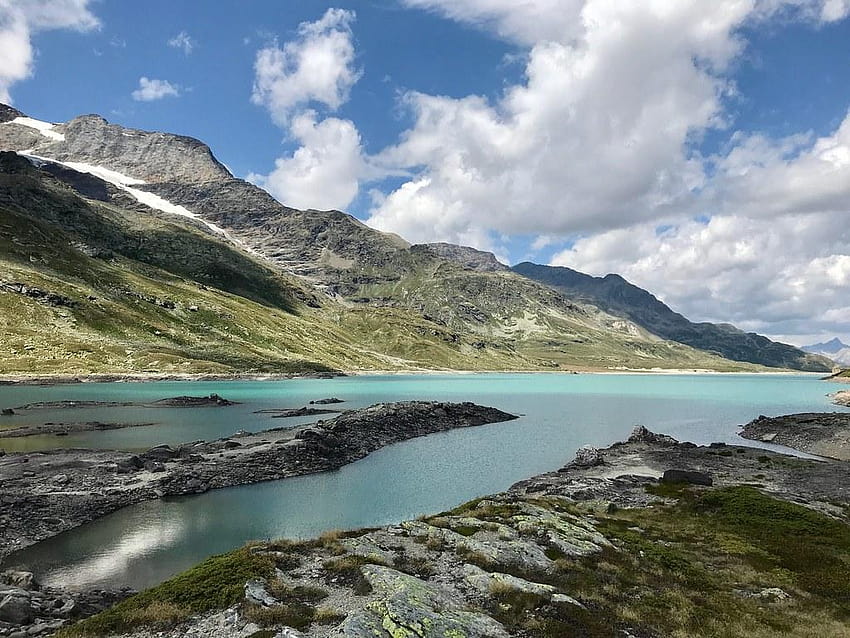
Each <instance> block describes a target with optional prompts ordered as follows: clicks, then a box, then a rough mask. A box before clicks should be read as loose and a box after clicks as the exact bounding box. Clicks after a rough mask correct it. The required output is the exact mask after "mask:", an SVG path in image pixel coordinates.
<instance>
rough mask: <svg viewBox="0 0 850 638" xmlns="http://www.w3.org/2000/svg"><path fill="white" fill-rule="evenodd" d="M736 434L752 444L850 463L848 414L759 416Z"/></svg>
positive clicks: (849, 414)
mask: <svg viewBox="0 0 850 638" xmlns="http://www.w3.org/2000/svg"><path fill="white" fill-rule="evenodd" d="M739 434H740V435H741V436H742V437H743V438H745V439H751V440H753V441H763V442H765V443H776V444H778V445H785V446H787V447H790V448H794V449H795V450H800V451H801V452H809V453H811V454H818V455H820V456H829V457H832V458H836V459H842V460H845V461H847V460H850V413H847V412H833V413H820V412H816V413H803V414H787V415H785V416H779V417H766V416H760V417H758V418H757V419H755V420H753V421H750V422H749V423H747V424H746V425H745V426H743V428H742V429H741V431H740V432H739Z"/></svg>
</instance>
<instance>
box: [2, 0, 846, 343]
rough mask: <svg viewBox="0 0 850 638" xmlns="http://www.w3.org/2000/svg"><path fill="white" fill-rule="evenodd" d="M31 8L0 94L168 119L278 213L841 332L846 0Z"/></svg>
mask: <svg viewBox="0 0 850 638" xmlns="http://www.w3.org/2000/svg"><path fill="white" fill-rule="evenodd" d="M37 5H38V3H37V2H36V1H35V0H21V4H20V8H19V9H17V13H15V11H16V9H0V13H2V12H4V11H6V12H11V14H10V16H11V17H10V16H6V18H7V19H6V22H5V23H6V24H7V25H8V24H11V25H12V26H11V27H7V28H8V29H14V28H15V27H16V25H17V26H18V27H20V28H19V29H18V31H17V33H16V35H17V37H18V40H19V41H20V47H21V50H22V51H23V50H24V48H25V47H27V46H28V47H29V49H30V52H31V54H32V59H31V60H30V61H29V62H26V63H25V64H23V66H22V67H21V70H20V71H15V72H13V71H9V72H8V73H7V74H6V76H7V77H5V78H4V75H3V72H2V70H0V90H5V91H8V93H9V94H10V95H11V98H12V100H13V101H14V104H15V106H17V107H18V108H19V109H21V110H23V111H25V112H26V113H28V114H30V115H32V116H34V117H38V118H40V119H45V120H51V121H64V120H67V119H70V118H72V117H74V116H76V115H78V114H82V113H91V112H96V113H100V114H101V115H103V116H105V117H106V118H107V119H109V120H110V121H114V122H118V123H121V124H123V125H125V126H131V127H137V128H142V129H156V130H165V131H169V132H175V133H181V134H185V135H190V136H193V137H197V138H199V139H201V140H203V141H205V142H206V143H208V144H209V145H210V146H211V147H212V149H213V151H214V153H215V154H216V156H217V157H218V158H219V159H221V160H222V161H223V162H224V163H225V164H226V165H227V166H228V167H229V168H230V169H231V170H232V171H233V173H234V174H236V175H237V176H239V177H250V179H251V180H252V181H255V182H257V183H259V184H261V185H263V186H264V187H266V188H267V189H268V190H269V191H270V192H272V194H274V195H275V196H276V197H278V198H279V199H280V200H281V201H283V202H284V203H288V204H292V205H295V206H297V207H301V208H305V207H317V208H331V207H333V208H340V209H343V210H346V211H348V212H351V213H352V214H354V215H356V216H358V217H360V218H362V219H364V220H367V221H368V222H369V223H371V224H372V225H374V226H376V227H377V228H380V229H382V230H389V231H394V232H398V233H400V234H402V235H403V236H405V237H407V238H408V239H410V240H411V241H433V240H447V241H454V242H458V243H466V244H471V245H475V246H477V247H480V248H484V249H489V250H493V251H494V252H496V254H497V255H499V256H500V257H501V258H502V259H504V260H506V261H511V262H517V261H521V260H523V259H532V260H534V261H538V262H544V263H547V262H551V263H556V264H561V265H569V266H572V267H575V268H578V269H581V270H585V271H588V272H591V273H593V274H599V275H602V274H605V273H606V272H609V271H616V272H621V273H622V274H624V275H625V276H626V277H627V278H629V279H631V280H633V281H635V282H636V283H638V284H639V285H642V286H645V287H647V288H649V289H650V290H652V291H653V292H656V293H657V294H658V295H659V296H660V297H661V298H663V299H664V300H665V301H668V303H671V305H673V306H674V307H675V308H677V309H680V310H682V311H684V312H685V313H686V314H689V315H692V316H694V317H696V318H705V319H713V320H732V321H735V322H736V323H739V324H741V325H743V327H745V328H751V329H755V330H760V331H763V332H768V333H770V334H773V335H778V336H781V337H784V338H787V339H788V340H792V341H805V340H807V339H809V338H810V337H811V338H814V337H820V336H830V335H831V334H833V333H837V334H842V335H844V336H845V338H847V337H850V326H848V319H847V317H848V316H850V231H847V230H845V228H846V227H847V226H848V224H847V215H848V213H850V185H848V184H850V169H845V164H844V162H843V160H841V158H842V157H844V155H843V153H844V152H845V150H846V151H847V153H850V150H847V148H848V143H850V139H848V138H850V119H848V115H847V114H848V107H850V19H848V18H847V14H848V12H850V2H848V1H847V0H752V1H745V0H718V1H717V2H711V3H706V2H704V1H700V0H681V1H680V2H673V1H672V0H671V2H666V3H665V2H663V1H661V0H654V1H653V2H650V1H649V0H647V1H646V2H625V1H624V0H530V1H529V2H527V3H516V2H509V1H508V0H374V1H371V2H342V1H340V2H334V3H327V2H320V1H318V0H301V1H298V2H281V1H280V0H255V1H252V2H227V1H217V2H214V3H212V2H201V1H200V0H195V1H189V0H182V1H175V0H171V1H168V2H166V1H162V0H150V1H148V2H145V3H141V4H140V3H129V2H120V1H117V0H101V1H94V2H92V1H87V0H56V2H55V4H54V5H50V3H48V6H54V8H55V11H54V13H55V15H52V16H45V15H44V14H43V12H42V13H38V12H37V11H36V10H35V9H34V7H36V6H37ZM47 11H49V10H47ZM705 25H711V28H710V29H707V28H705ZM180 34H183V37H182V38H178V36H180ZM175 39H176V40H175ZM171 41H174V42H173V43H172V44H169V43H170V42H171ZM187 45H188V46H187ZM322 47H325V48H322ZM316 50H319V51H324V52H326V53H328V54H329V55H332V56H336V57H335V58H334V60H333V62H334V64H335V66H334V67H333V69H332V70H331V71H329V72H328V74H327V75H328V77H326V78H320V80H322V81H324V82H325V84H324V85H322V86H318V85H316V83H315V82H313V81H312V79H311V78H309V77H306V76H305V75H304V74H303V73H302V74H300V75H299V74H298V72H299V70H303V69H309V68H311V67H310V64H311V63H312V62H311V60H309V59H308V58H309V56H310V55H314V53H315V51H316ZM24 52H26V51H24ZM263 52H265V54H266V55H267V56H271V57H267V58H265V60H267V61H268V60H271V59H275V58H274V56H275V55H277V56H279V57H280V56H283V57H284V58H285V59H286V60H287V62H286V64H285V65H284V66H285V69H283V70H282V69H281V68H279V67H274V65H273V64H267V65H266V66H262V62H261V61H262V60H263V59H264V58H263V57H262V56H263V54H264V53H263ZM15 54H16V52H14V51H12V52H9V51H3V50H0V62H3V60H4V55H5V56H6V57H7V59H15V58H14V55H15ZM9 56H13V57H9ZM18 57H19V58H20V56H18ZM0 66H2V64H0ZM7 67H8V68H13V65H10V64H7ZM261 67H262V68H261ZM16 73H17V75H16ZM305 77H306V79H305ZM142 78H146V79H147V80H146V82H148V83H150V82H153V84H152V85H151V87H149V88H151V89H155V88H160V89H162V88H163V87H167V88H169V87H170V88H169V90H165V91H160V93H159V95H161V96H160V97H159V98H158V99H150V100H140V99H138V98H139V97H140V96H141V94H140V93H139V92H138V90H139V89H140V82H141V81H142ZM313 79H315V78H313ZM263 81H266V82H267V89H266V90H258V89H257V86H259V85H260V84H262V82H263ZM166 82H167V83H168V84H164V83H166ZM299 83H300V84H299ZM320 84H321V83H320ZM293 87H294V88H293ZM134 92H135V97H134ZM157 95H158V94H157V92H156V91H152V92H149V93H148V94H147V96H148V97H157ZM252 96H253V99H252ZM842 125H844V127H842ZM845 129H846V130H845ZM276 162H277V163H276ZM792 186H793V191H789V189H790V188H791V187H792ZM836 229H838V230H836ZM816 313H817V314H816Z"/></svg>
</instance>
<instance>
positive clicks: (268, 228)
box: [0, 107, 752, 373]
mask: <svg viewBox="0 0 850 638" xmlns="http://www.w3.org/2000/svg"><path fill="white" fill-rule="evenodd" d="M0 122H2V123H0V150H5V151H9V152H7V153H4V154H3V155H2V158H0V185H2V189H0V248H2V251H0V266H2V268H3V270H2V271H0V272H3V275H2V276H0V280H2V281H0V309H2V313H0V321H2V322H3V324H4V325H3V327H4V337H3V338H2V341H0V348H2V349H3V350H4V351H5V352H6V353H8V356H6V357H3V358H0V361H2V362H3V363H2V366H0V371H3V372H12V371H26V372H29V373H33V372H80V373H84V372H113V371H125V372H132V371H139V370H150V371H157V372H177V371H184V372H195V371H215V372H229V371H246V370H270V371H271V370H296V369H297V370H301V369H307V370H309V369H319V370H323V369H343V370H357V369H373V370H374V369H408V370H415V369H422V368H436V369H468V370H480V369H490V370H506V369H521V370H535V369H558V368H566V369H573V368H612V367H636V368H655V367H661V368H665V367H666V368H670V367H673V368H711V369H723V370H729V369H751V368H752V367H751V366H747V365H742V364H738V363H735V362H730V361H728V360H724V359H723V358H721V357H719V356H716V355H713V354H711V353H705V352H701V351H699V350H696V349H693V348H690V347H687V346H685V345H682V344H679V343H675V342H672V341H665V340H663V339H660V338H659V337H658V336H656V335H655V334H652V333H650V332H649V331H647V330H646V329H644V328H642V327H641V326H639V325H637V324H636V323H634V322H632V321H630V320H628V319H624V318H622V317H619V316H614V315H612V314H610V313H608V312H606V311H604V310H601V309H599V308H598V307H596V306H595V305H593V304H588V303H584V302H581V301H576V300H574V299H572V298H570V297H569V296H566V295H564V294H562V293H560V292H558V291H557V290H554V289H552V288H551V287H549V286H546V285H543V284H540V283H538V282H535V281H532V280H530V279H528V278H526V277H524V276H521V275H519V274H517V273H514V272H511V271H510V270H508V269H507V268H505V267H503V266H502V265H501V264H499V263H498V262H497V261H496V260H495V258H493V257H492V255H488V254H486V253H480V252H478V251H473V250H472V249H465V248H460V247H450V246H447V245H442V244H438V245H418V246H411V245H410V244H408V243H407V242H406V241H404V240H403V239H401V238H400V237H398V236H395V235H392V234H387V233H381V232H378V231H376V230H374V229H371V228H369V227H368V226H366V225H364V224H363V223H362V222H360V221H358V220H356V219H355V218H353V217H351V216H350V215H346V214H345V213H342V212H339V211H318V210H306V211H303V210H296V209H293V208H290V207H287V206H284V205H282V204H280V203H279V202H277V201H276V200H274V199H273V198H272V197H271V196H269V195H268V194H267V193H266V192H265V191H263V190H262V189H260V188H258V187H257V186H255V185H253V184H250V183H248V182H246V181H244V180H240V179H237V178H235V177H233V176H232V175H231V174H230V172H229V171H228V170H227V168H226V167H225V166H224V165H223V164H221V163H220V162H219V161H218V160H217V159H216V158H215V156H214V155H213V153H212V152H211V151H210V149H209V148H208V147H207V146H206V145H205V144H203V143H202V142H200V141H198V140H195V139H192V138H189V137H184V136H179V135H171V134H167V133H159V132H147V131H139V130H135V129H128V128H124V127H121V126H118V125H115V124H110V123H109V122H107V121H106V120H105V119H103V118H102V117H99V116H96V115H85V116H81V117H77V118H74V119H73V120H70V121H69V122H67V123H64V124H56V125H54V124H50V123H45V122H39V121H38V120H33V119H30V118H28V117H26V116H25V115H23V114H21V113H20V112H19V111H16V110H14V109H11V108H9V107H4V108H2V109H0ZM51 300H52V301H51Z"/></svg>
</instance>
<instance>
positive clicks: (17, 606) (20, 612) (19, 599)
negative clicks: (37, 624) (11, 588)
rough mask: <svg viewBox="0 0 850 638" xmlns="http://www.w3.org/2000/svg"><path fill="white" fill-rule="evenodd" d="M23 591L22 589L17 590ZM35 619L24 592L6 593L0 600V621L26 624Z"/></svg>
mask: <svg viewBox="0 0 850 638" xmlns="http://www.w3.org/2000/svg"><path fill="white" fill-rule="evenodd" d="M19 591H20V592H23V590H19ZM34 619H35V613H34V612H33V609H32V606H31V605H30V599H29V596H27V595H26V592H23V595H21V594H19V593H11V594H7V595H6V596H4V597H3V599H2V600H0V621H2V622H7V623H10V624H12V625H28V624H29V623H31V622H32V621H33V620H34Z"/></svg>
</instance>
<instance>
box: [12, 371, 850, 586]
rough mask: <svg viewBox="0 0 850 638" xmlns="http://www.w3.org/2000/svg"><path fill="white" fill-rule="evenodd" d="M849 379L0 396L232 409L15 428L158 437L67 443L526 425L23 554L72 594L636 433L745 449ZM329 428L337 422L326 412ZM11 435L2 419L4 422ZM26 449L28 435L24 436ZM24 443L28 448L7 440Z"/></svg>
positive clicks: (353, 522)
mask: <svg viewBox="0 0 850 638" xmlns="http://www.w3.org/2000/svg"><path fill="white" fill-rule="evenodd" d="M836 389H838V386H837V385H836V384H831V383H824V382H822V381H819V380H818V378H817V376H812V375H794V376H784V375H645V374H644V375H628V374H622V375H619V374H618V375H566V374H480V375H421V376H361V377H347V378H339V379H330V380H328V379H321V380H320V379H299V380H286V381H228V382H155V383H154V382H152V383H109V384H82V385H73V386H53V387H15V386H10V387H0V407H11V406H16V405H22V404H25V403H30V402H34V401H48V400H71V399H73V400H100V401H141V402H146V401H153V400H156V399H161V398H165V397H170V396H176V395H182V394H187V395H193V396H199V395H204V394H209V393H211V392H215V393H218V394H219V395H221V396H223V397H225V398H227V399H231V400H234V401H241V402H242V403H241V405H238V406H232V407H226V408H199V409H181V408H136V407H133V408H92V409H79V410H77V409H74V410H67V409H65V410H58V411H48V410H39V411H33V412H30V413H28V414H27V415H26V416H21V417H12V418H11V419H10V422H11V423H14V424H15V425H18V424H20V423H23V422H44V421H65V422H72V421H74V422H76V421H90V420H99V421H118V422H134V421H135V422H151V421H155V422H157V423H159V424H160V425H157V426H153V427H140V428H128V429H125V430H113V431H107V432H89V433H84V434H79V435H72V436H68V437H55V436H53V437H38V438H33V439H32V440H29V441H27V442H26V444H21V446H22V447H23V446H24V445H25V446H27V447H29V449H32V448H33V447H36V448H37V447H39V446H40V447H45V446H52V447H55V446H57V445H62V446H74V447H82V446H89V447H101V448H120V449H140V448H146V447H149V446H151V445H154V444H157V443H163V442H168V443H179V442H183V441H192V440H197V439H214V438H218V437H221V436H227V435H230V434H232V433H233V432H235V431H237V430H240V429H246V430H251V431H256V430H261V429H264V428H268V427H278V426H280V425H283V424H293V425H294V424H297V423H303V422H309V421H313V420H316V419H318V418H322V417H311V418H302V419H270V418H269V416H268V415H263V414H255V413H254V411H256V410H260V409H269V408H294V407H300V406H303V405H306V404H307V403H308V402H309V401H310V400H316V399H321V398H325V397H331V396H335V397H339V398H340V399H344V400H345V403H344V404H342V405H341V407H345V408H353V407H361V406H366V405H371V404H373V403H377V402H382V401H398V400H408V399H429V400H450V401H467V400H468V401H475V402H476V403H481V404H484V405H491V406H494V407H497V408H500V409H503V410H505V411H508V412H512V413H514V414H521V415H523V416H522V418H521V419H519V420H516V421H510V422H507V423H499V424H492V425H486V426H482V427H478V428H468V429H462V430H454V431H451V432H443V433H440V434H435V435H432V436H428V437H424V438H419V439H414V440H411V441H406V442H404V443H399V444H396V445H392V446H389V447H387V448H384V449H382V450H379V451H378V452H375V453H373V454H372V455H370V456H369V457H367V458H366V459H363V460H361V461H358V462H357V463H353V464H351V465H348V466H346V467H344V468H342V469H340V470H338V471H335V472H327V473H323V474H315V475H310V476H303V477H297V478H292V479H286V480H283V481H276V482H271V483H261V484H257V485H248V486H241V487H234V488H228V489H223V490H214V491H211V492H207V493H206V494H202V495H197V496H191V497H184V498H176V499H166V500H160V501H154V502H148V503H142V504H139V505H136V506H132V507H128V508H125V509H123V510H120V511H118V512H115V513H114V514H112V515H110V516H107V517H104V518H102V519H100V520H97V521H95V522H93V523H91V524H88V525H85V526H83V527H80V528H78V529H75V530H71V531H69V532H66V533H64V534H61V535H59V536H56V537H54V538H52V539H48V540H46V541H44V542H42V543H39V544H37V545H35V546H33V547H30V548H28V549H25V550H23V551H21V552H18V553H17V554H15V555H13V556H11V557H10V558H9V559H8V560H7V561H6V562H5V563H4V566H20V567H26V568H28V569H30V570H32V571H35V572H36V574H38V576H39V577H40V578H41V579H42V581H43V582H45V583H46V584H55V585H59V584H62V585H66V586H72V587H87V586H119V585H130V586H133V587H144V586H148V585H151V584H154V583H157V582H160V581H162V580H164V579H165V578H167V577H169V576H171V575H173V574H174V573H176V572H178V571H181V570H182V569H185V568H187V567H189V566H191V565H193V564H195V563H197V562H199V561H200V560H202V559H203V558H205V557H206V556H208V555H210V554H214V553H219V552H223V551H226V550H228V549H231V548H233V547H237V546H239V545H241V544H243V543H244V542H246V541H248V540H252V539H264V538H278V537H300V538H305V537H311V536H315V535H317V534H319V533H321V532H323V531H326V530H329V529H339V528H355V527H363V526H372V525H382V524H388V523H393V522H399V521H402V520H405V519H408V518H412V517H415V516H418V515H421V514H428V513H434V512H438V511H441V510H444V509H448V508H450V507H452V506H454V505H457V504H459V503H461V502H463V501H466V500H469V499H472V498H475V497H476V496H481V495H484V494H488V493H492V492H496V491H500V490H503V489H505V488H507V487H509V486H510V485H511V484H513V483H515V482H516V481H518V480H520V479H523V478H526V477H529V476H532V475H534V474H539V473H541V472H546V471H550V470H553V469H556V468H558V467H560V466H562V465H563V464H564V463H566V462H567V461H569V460H570V459H571V458H572V457H573V454H574V452H575V450H576V449H577V448H578V447H580V446H581V445H588V444H589V445H597V446H606V445H608V444H610V443H612V442H613V441H616V440H622V439H624V438H626V437H627V436H628V434H629V432H630V431H631V429H632V428H633V427H634V426H635V425H636V424H645V425H646V426H648V427H649V428H650V429H652V430H654V431H657V432H664V433H666V434H670V435H672V436H674V437H676V438H678V439H680V440H688V441H693V442H695V443H709V442H712V441H725V442H728V443H739V444H741V443H747V444H751V445H752V444H753V443H751V442H744V441H743V440H742V439H739V438H738V437H737V435H736V432H737V427H736V426H738V425H740V424H743V423H746V422H748V421H750V420H751V419H753V418H755V417H757V416H758V415H759V414H766V415H779V414H787V413H792V412H805V411H832V410H841V409H842V408H838V407H836V406H833V405H831V404H830V402H829V399H828V398H827V396H826V395H827V393H829V392H833V391H835V390H836ZM325 418H327V417H325ZM3 424H8V422H7V421H0V427H3ZM24 440H25V439H24ZM11 441H15V445H17V444H19V443H18V442H20V441H22V439H18V440H14V439H4V440H2V441H0V447H6V448H7V449H10V446H8V445H7V443H8V442H11Z"/></svg>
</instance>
